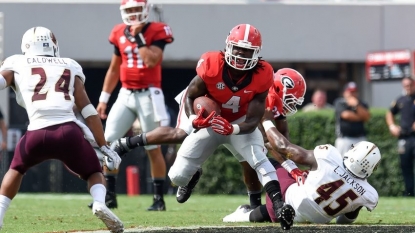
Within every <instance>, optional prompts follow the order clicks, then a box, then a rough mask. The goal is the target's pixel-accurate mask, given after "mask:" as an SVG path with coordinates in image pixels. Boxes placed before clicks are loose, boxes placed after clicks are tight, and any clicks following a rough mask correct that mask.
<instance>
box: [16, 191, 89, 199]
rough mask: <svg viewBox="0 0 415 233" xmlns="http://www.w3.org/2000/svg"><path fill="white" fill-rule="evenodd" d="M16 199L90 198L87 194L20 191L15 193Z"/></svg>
mask: <svg viewBox="0 0 415 233" xmlns="http://www.w3.org/2000/svg"><path fill="white" fill-rule="evenodd" d="M16 198H17V199H37V200H38V199H43V200H92V197H91V195H88V194H37V193H21V194H17V196H16Z"/></svg>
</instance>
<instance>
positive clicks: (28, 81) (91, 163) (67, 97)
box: [0, 27, 124, 233]
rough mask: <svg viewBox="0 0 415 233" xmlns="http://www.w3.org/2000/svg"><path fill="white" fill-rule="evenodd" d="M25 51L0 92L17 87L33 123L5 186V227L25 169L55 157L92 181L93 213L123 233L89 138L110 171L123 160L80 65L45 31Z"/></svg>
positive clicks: (27, 39) (4, 73)
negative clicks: (114, 148) (110, 144)
mask: <svg viewBox="0 0 415 233" xmlns="http://www.w3.org/2000/svg"><path fill="white" fill-rule="evenodd" d="M21 49H22V52H23V55H14V56H11V57H9V58H7V59H6V60H5V61H4V63H3V64H2V66H1V68H0V90H2V89H4V88H6V87H9V86H10V87H12V88H13V90H14V91H15V92H16V96H17V102H18V104H20V105H21V106H22V107H23V108H25V109H26V111H27V114H28V116H29V119H30V124H29V126H28V128H27V132H26V133H25V135H24V136H23V137H22V138H21V139H20V141H19V142H18V144H17V146H16V150H15V153H14V156H13V160H12V162H11V165H10V168H9V170H8V171H7V173H6V175H5V176H4V178H3V181H2V184H1V188H0V228H1V226H2V224H3V218H4V215H5V212H6V211H7V208H8V207H9V205H10V202H11V200H12V199H13V198H14V197H15V196H16V194H17V192H18V190H19V188H20V185H21V182H22V179H23V176H24V174H25V173H26V171H27V170H28V169H30V168H31V167H33V166H35V165H37V164H39V163H41V162H43V161H45V160H49V159H56V160H60V161H62V162H63V163H64V164H65V166H66V167H68V168H69V169H70V170H71V171H72V172H74V173H76V174H78V175H79V177H81V178H82V179H84V180H86V181H87V183H88V190H89V192H90V193H91V195H92V198H93V200H94V202H93V205H92V212H93V213H94V214H95V215H96V216H97V217H98V218H99V219H101V220H102V221H103V222H104V223H105V224H106V226H107V227H108V229H109V230H110V231H111V232H117V233H118V232H124V226H123V223H122V222H121V221H120V219H119V218H118V217H117V216H116V215H115V214H114V213H112V212H111V210H109V209H108V208H107V206H106V205H105V193H106V188H105V186H104V184H105V180H104V177H103V175H102V168H101V166H100V163H99V161H98V158H97V156H96V155H95V151H94V149H93V148H92V146H91V144H90V143H89V142H88V141H87V140H86V139H85V138H84V134H85V137H86V138H87V139H88V140H89V141H95V142H96V143H97V144H98V146H99V148H100V151H101V152H102V153H103V154H104V157H105V158H104V159H105V165H106V166H107V167H108V169H110V170H114V169H118V166H119V164H120V163H121V159H120V157H119V156H118V155H117V153H115V152H114V151H112V150H111V149H110V148H109V147H108V146H107V142H106V141H105V138H104V131H103V127H102V124H101V120H100V119H99V117H98V112H97V111H96V110H95V108H94V107H93V106H92V105H91V103H90V101H89V98H88V95H87V94H86V92H85V88H84V82H85V75H84V74H83V72H82V68H81V66H80V65H79V64H78V63H77V62H76V61H74V60H72V59H70V58H60V57H59V47H58V41H57V40H56V38H55V36H54V34H53V33H52V32H51V31H50V30H49V29H47V28H44V27H34V28H31V29H29V30H27V31H26V33H25V34H24V35H23V38H22V45H21ZM74 104H76V106H77V108H78V109H81V114H82V116H83V118H85V122H86V125H87V126H88V127H87V126H85V125H84V124H83V123H81V122H80V121H78V120H77V119H76V117H75V115H74V112H73V111H72V109H73V106H74ZM91 131H92V133H91Z"/></svg>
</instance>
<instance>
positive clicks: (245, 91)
mask: <svg viewBox="0 0 415 233" xmlns="http://www.w3.org/2000/svg"><path fill="white" fill-rule="evenodd" d="M251 92H252V91H247V90H244V93H245V94H247V93H251Z"/></svg>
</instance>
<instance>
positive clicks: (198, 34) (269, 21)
mask: <svg viewBox="0 0 415 233" xmlns="http://www.w3.org/2000/svg"><path fill="white" fill-rule="evenodd" d="M2 2H10V1H0V11H2V12H3V13H4V16H5V22H4V23H5V28H4V30H5V31H4V34H5V43H6V44H7V46H6V48H5V53H4V55H5V56H10V55H12V54H14V53H17V52H19V51H20V40H21V35H22V34H23V33H24V31H25V30H26V29H28V28H30V27H33V26H39V25H42V26H45V27H48V28H50V29H52V30H53V31H54V33H55V34H56V35H57V38H58V40H59V42H60V45H61V54H62V55H63V56H68V57H71V58H74V59H77V60H79V61H96V62H98V61H108V59H109V56H108V54H110V53H111V52H112V48H111V47H110V46H108V35H109V33H110V31H111V29H112V27H113V26H114V25H115V24H117V23H121V19H120V13H119V8H118V6H119V5H118V1H113V2H114V3H113V4H109V3H105V4H90V3H78V4H76V3H72V4H65V3H56V4H54V3H2ZM23 2H24V1H23ZM73 2H77V1H73ZM79 2H80V1H79ZM106 2H108V1H106ZM163 10H164V18H165V19H166V21H167V22H168V24H169V25H170V26H171V27H172V29H173V33H174V35H175V39H176V41H175V43H174V44H172V45H171V46H169V47H168V48H167V49H166V53H165V61H194V60H197V59H198V58H199V56H200V54H201V53H203V52H205V51H207V50H217V49H222V48H223V47H224V46H225V44H224V40H225V38H224V36H225V35H226V34H227V33H228V32H229V30H230V29H231V28H232V27H233V26H234V25H236V24H238V23H244V22H249V23H251V24H253V25H255V26H256V27H257V28H258V29H260V30H261V32H262V34H263V48H264V50H263V52H262V56H263V57H264V58H265V59H267V60H269V61H271V62H280V61H289V62H307V61H313V62H318V61H323V62H325V61H327V62H335V61H341V62H363V61H364V59H365V55H366V53H367V52H368V51H377V50H389V49H398V48H409V49H411V48H412V47H414V46H413V45H414V41H415V31H414V30H412V28H411V25H412V24H411V23H410V22H414V21H415V14H413V12H415V5H414V4H405V5H396V4H391V5H380V4H355V5H352V4H308V5H307V4H282V3H281V4H279V3H273V4H248V5H247V4H230V5H225V4H210V5H207V4H164V5H163Z"/></svg>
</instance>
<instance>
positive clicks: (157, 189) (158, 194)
mask: <svg viewBox="0 0 415 233" xmlns="http://www.w3.org/2000/svg"><path fill="white" fill-rule="evenodd" d="M153 185H154V200H160V199H163V193H164V179H153Z"/></svg>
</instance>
